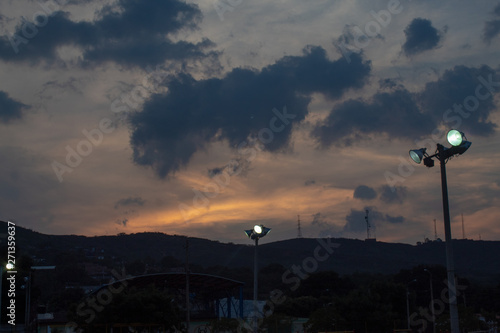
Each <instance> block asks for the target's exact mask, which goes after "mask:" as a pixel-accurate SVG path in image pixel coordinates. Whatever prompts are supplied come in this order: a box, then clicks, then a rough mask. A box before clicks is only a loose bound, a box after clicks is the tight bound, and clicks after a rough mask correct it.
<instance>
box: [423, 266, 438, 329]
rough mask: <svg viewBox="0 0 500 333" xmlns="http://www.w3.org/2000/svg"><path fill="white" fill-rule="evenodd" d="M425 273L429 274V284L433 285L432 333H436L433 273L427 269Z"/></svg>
mask: <svg viewBox="0 0 500 333" xmlns="http://www.w3.org/2000/svg"><path fill="white" fill-rule="evenodd" d="M424 271H425V272H427V273H429V283H430V285H431V311H432V333H436V313H435V312H434V311H435V310H434V291H433V290H432V273H431V271H430V270H428V269H427V268H424Z"/></svg>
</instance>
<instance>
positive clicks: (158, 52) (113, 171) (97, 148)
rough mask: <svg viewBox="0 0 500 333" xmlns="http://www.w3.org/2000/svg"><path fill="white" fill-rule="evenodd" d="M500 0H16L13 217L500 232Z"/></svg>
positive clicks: (172, 229)
mask: <svg viewBox="0 0 500 333" xmlns="http://www.w3.org/2000/svg"><path fill="white" fill-rule="evenodd" d="M499 41H500V3H499V2H498V1H481V2H471V1H467V0H460V1H456V0H453V1H452V0H447V1H440V2H438V3H436V2H434V1H424V0H420V1H417V0H413V1H410V0H401V1H397V0H390V1H389V0H382V1H339V0H335V1H332V0H325V1H320V0H318V1H313V2H310V1H308V2H304V1H298V0H291V1H279V0H278V1H264V0H252V1H250V0H200V1H189V0H188V1H187V2H184V1H183V0H147V1H145V0H57V1H56V0H16V1H13V0H6V1H2V2H1V3H0V73H1V75H2V80H0V140H1V141H0V151H1V155H0V156H1V157H2V161H1V163H0V184H1V185H0V196H1V200H0V219H1V220H11V221H15V222H17V224H18V225H20V226H24V227H27V228H31V229H34V230H36V231H39V232H43V233H49V234H83V235H113V234H117V233H121V232H125V233H136V232H142V231H160V232H166V233H168V234H182V235H189V236H193V237H204V238H209V239H214V240H220V241H224V242H227V241H231V242H235V243H248V242H249V241H248V239H246V238H245V237H246V236H245V235H244V233H243V231H242V230H243V229H248V228H251V227H252V225H253V224H255V223H263V224H265V225H266V226H268V227H270V228H272V229H273V231H272V232H271V234H269V236H267V237H266V238H265V241H266V242H270V241H277V240H282V239H289V238H293V237H297V217H298V215H300V222H301V226H302V234H303V236H304V237H327V236H331V237H347V238H359V239H364V238H366V223H365V215H366V211H368V216H369V221H370V224H371V225H372V228H371V233H372V236H376V237H377V239H378V240H381V241H386V242H403V243H411V244H414V243H415V242H416V241H422V240H423V239H424V237H429V238H431V239H433V238H434V222H433V221H434V219H436V221H437V234H438V237H441V238H444V232H443V222H442V221H443V217H442V216H443V215H442V201H441V186H440V170H439V167H438V163H436V167H434V168H426V167H425V166H423V165H417V164H414V163H410V162H409V158H408V150H409V149H413V148H423V147H425V148H427V152H428V153H429V154H432V153H434V151H435V149H436V144H437V143H442V144H445V145H446V139H445V133H446V132H447V130H448V129H451V128H457V129H459V130H461V131H463V132H464V133H465V134H466V135H467V138H468V140H469V141H471V142H472V146H471V148H470V149H469V150H468V151H467V152H466V153H465V154H463V155H461V156H458V157H454V158H452V159H451V160H450V163H448V164H447V173H448V183H449V193H450V208H451V217H452V233H453V235H454V236H455V237H457V238H462V228H461V221H462V216H463V219H464V222H465V236H466V237H467V238H471V239H479V238H481V239H483V240H500V224H499V223H498V216H500V199H499V195H500V173H499V168H498V165H500V129H499V127H498V125H499V124H500V112H499V111H500V94H499V92H500V67H499V65H500V60H499V59H500V48H499V47H498V45H499Z"/></svg>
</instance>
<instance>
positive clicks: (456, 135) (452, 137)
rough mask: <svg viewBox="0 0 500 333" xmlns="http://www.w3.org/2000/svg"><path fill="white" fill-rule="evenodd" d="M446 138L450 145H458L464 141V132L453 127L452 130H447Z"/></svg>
mask: <svg viewBox="0 0 500 333" xmlns="http://www.w3.org/2000/svg"><path fill="white" fill-rule="evenodd" d="M446 139H447V140H448V142H449V143H450V145H452V146H460V145H461V144H462V142H463V141H464V133H462V132H460V131H457V130H454V129H453V130H451V131H449V132H448V135H447V136H446Z"/></svg>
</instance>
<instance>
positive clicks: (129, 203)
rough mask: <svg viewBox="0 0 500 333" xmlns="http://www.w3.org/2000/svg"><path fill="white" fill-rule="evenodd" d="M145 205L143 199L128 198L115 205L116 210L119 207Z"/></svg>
mask: <svg viewBox="0 0 500 333" xmlns="http://www.w3.org/2000/svg"><path fill="white" fill-rule="evenodd" d="M145 203H146V202H145V201H144V200H143V199H142V198H141V197H128V198H123V199H120V200H118V201H117V202H116V203H115V209H118V208H119V207H130V206H144V204H145Z"/></svg>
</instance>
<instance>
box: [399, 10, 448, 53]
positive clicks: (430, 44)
mask: <svg viewBox="0 0 500 333" xmlns="http://www.w3.org/2000/svg"><path fill="white" fill-rule="evenodd" d="M405 35H406V42H405V43H404V44H403V51H404V53H405V54H406V56H412V55H415V54H418V53H421V52H424V51H427V50H431V49H433V48H435V47H436V46H437V45H438V44H439V41H440V40H441V34H440V32H439V31H438V30H437V29H436V28H434V27H433V26H432V22H431V21H429V20H427V19H423V18H415V19H413V21H411V23H410V24H409V25H408V26H407V27H406V29H405Z"/></svg>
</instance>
